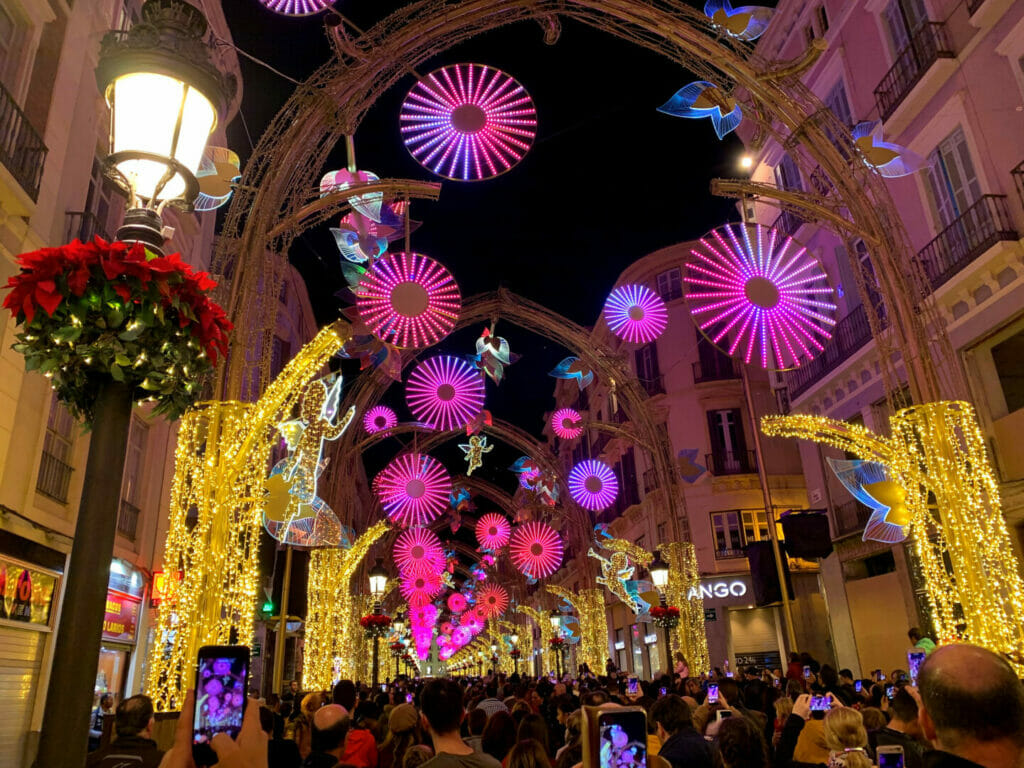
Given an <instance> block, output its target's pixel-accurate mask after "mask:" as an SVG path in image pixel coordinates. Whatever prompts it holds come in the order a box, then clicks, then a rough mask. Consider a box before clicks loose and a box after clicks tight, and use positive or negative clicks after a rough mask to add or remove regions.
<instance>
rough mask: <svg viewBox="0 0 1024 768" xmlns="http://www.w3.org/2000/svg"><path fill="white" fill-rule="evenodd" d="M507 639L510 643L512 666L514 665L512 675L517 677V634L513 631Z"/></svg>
mask: <svg viewBox="0 0 1024 768" xmlns="http://www.w3.org/2000/svg"><path fill="white" fill-rule="evenodd" d="M508 639H509V640H511V641H512V664H513V665H514V666H513V673H514V674H516V675H518V674H519V633H518V632H516V631H515V630H513V631H512V634H511V635H509V636H508Z"/></svg>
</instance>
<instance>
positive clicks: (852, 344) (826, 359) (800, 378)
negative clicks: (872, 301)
mask: <svg viewBox="0 0 1024 768" xmlns="http://www.w3.org/2000/svg"><path fill="white" fill-rule="evenodd" d="M880 319H881V320H882V321H883V322H884V318H880ZM869 341H871V326H870V324H869V323H868V316H867V312H866V311H865V310H864V305H863V304H861V305H859V306H858V307H857V308H856V309H854V310H853V311H852V312H850V314H848V315H847V316H846V317H844V318H842V319H841V320H840V321H839V322H838V323H836V326H835V328H834V329H833V331H832V338H831V340H829V341H827V342H826V343H825V349H824V350H822V352H821V353H820V354H819V355H818V356H817V357H815V358H814V359H813V360H809V361H806V362H805V363H804V364H803V365H801V366H800V367H799V368H797V369H796V370H794V371H790V372H789V373H788V374H786V381H787V388H788V390H789V399H790V400H791V401H792V400H796V399H797V398H798V397H800V395H802V394H803V393H804V392H806V391H807V390H808V389H810V388H811V387H812V386H813V385H814V384H816V383H817V382H818V381H820V380H821V379H822V378H824V376H825V375H826V374H827V373H829V372H830V371H832V370H833V369H834V368H836V367H837V366H838V365H839V364H840V363H842V362H843V361H844V360H846V359H847V358H848V357H850V355H852V354H853V353H854V352H856V351H857V350H859V349H860V348H861V347H863V346H864V345H865V344H867V343H868V342H869Z"/></svg>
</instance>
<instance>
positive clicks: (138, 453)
mask: <svg viewBox="0 0 1024 768" xmlns="http://www.w3.org/2000/svg"><path fill="white" fill-rule="evenodd" d="M148 434H149V426H148V425H147V424H146V423H145V422H144V421H143V420H142V419H139V418H134V417H133V418H132V421H131V426H130V427H129V430H128V451H127V453H126V454H125V460H124V474H123V475H122V476H121V508H120V510H119V511H118V515H117V532H118V533H120V534H121V535H122V536H125V537H127V538H129V539H131V540H132V541H135V536H136V533H137V531H138V526H139V515H140V514H141V507H142V493H141V486H142V472H143V467H145V465H146V437H147V435H148Z"/></svg>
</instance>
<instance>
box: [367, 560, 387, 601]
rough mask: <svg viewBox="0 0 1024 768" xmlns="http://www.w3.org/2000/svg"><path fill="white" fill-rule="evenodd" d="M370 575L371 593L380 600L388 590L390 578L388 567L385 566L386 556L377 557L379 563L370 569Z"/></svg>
mask: <svg viewBox="0 0 1024 768" xmlns="http://www.w3.org/2000/svg"><path fill="white" fill-rule="evenodd" d="M368 576H369V579H370V594H371V595H373V596H374V597H375V598H377V599H378V600H379V599H380V598H381V597H383V596H384V592H385V591H387V588H388V578H390V574H389V573H388V569H387V568H385V567H384V558H382V557H378V558H377V564H376V565H374V566H373V568H371V569H370V573H369V574H368Z"/></svg>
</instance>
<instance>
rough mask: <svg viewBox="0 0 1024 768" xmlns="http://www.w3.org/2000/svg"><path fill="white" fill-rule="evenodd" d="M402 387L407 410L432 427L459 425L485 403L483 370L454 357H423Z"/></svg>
mask: <svg viewBox="0 0 1024 768" xmlns="http://www.w3.org/2000/svg"><path fill="white" fill-rule="evenodd" d="M405 390H406V395H405V398H406V402H408V404H409V408H410V410H411V411H412V412H413V414H414V415H415V416H416V418H417V419H419V420H420V421H422V422H424V423H426V424H429V425H430V426H431V427H433V428H434V429H440V430H449V429H461V428H462V427H464V426H466V424H467V423H468V422H469V421H470V420H472V418H473V417H474V416H476V415H477V414H478V413H480V411H481V410H482V409H483V407H484V377H483V374H481V373H480V371H478V370H477V369H476V368H474V367H473V365H472V364H471V363H469V362H467V361H465V360H460V359H459V358H457V357H432V358H430V359H429V360H426V361H424V362H423V363H421V364H420V365H418V366H417V367H416V370H414V371H413V372H412V375H411V376H409V383H408V384H407V385H406V387H405Z"/></svg>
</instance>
